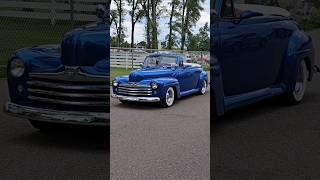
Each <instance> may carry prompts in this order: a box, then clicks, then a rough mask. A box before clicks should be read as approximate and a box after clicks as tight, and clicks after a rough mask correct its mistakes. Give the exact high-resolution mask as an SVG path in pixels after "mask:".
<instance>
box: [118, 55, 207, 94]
mask: <svg viewBox="0 0 320 180" xmlns="http://www.w3.org/2000/svg"><path fill="white" fill-rule="evenodd" d="M152 57H157V58H159V57H160V58H173V60H172V63H174V64H173V65H171V66H169V65H166V66H164V65H154V66H146V64H147V63H146V61H147V59H148V58H152ZM182 63H183V57H181V56H180V55H176V54H154V55H149V56H147V57H146V60H145V63H144V66H143V67H142V68H141V69H138V70H134V71H132V72H131V73H130V74H129V75H128V76H118V77H115V79H114V81H116V82H118V83H119V85H123V84H125V85H127V84H130V83H135V85H136V86H150V84H151V83H152V82H156V83H157V84H158V88H157V89H156V90H153V94H152V96H151V97H159V98H160V99H163V98H165V95H166V91H167V89H168V88H169V87H174V89H175V90H176V92H177V98H180V97H182V96H187V95H190V94H194V93H197V92H199V91H200V90H201V87H202V82H203V81H207V73H206V72H205V71H203V69H202V68H196V67H191V66H184V65H182ZM179 64H180V66H179ZM113 93H114V94H116V95H122V94H121V93H119V92H118V91H117V87H113Z"/></svg>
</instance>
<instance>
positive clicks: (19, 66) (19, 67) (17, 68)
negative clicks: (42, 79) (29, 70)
mask: <svg viewBox="0 0 320 180" xmlns="http://www.w3.org/2000/svg"><path fill="white" fill-rule="evenodd" d="M24 71H25V65H24V62H23V61H22V60H21V59H13V60H12V61H11V63H10V74H11V75H12V76H13V77H15V78H19V77H21V76H22V75H23V73H24Z"/></svg>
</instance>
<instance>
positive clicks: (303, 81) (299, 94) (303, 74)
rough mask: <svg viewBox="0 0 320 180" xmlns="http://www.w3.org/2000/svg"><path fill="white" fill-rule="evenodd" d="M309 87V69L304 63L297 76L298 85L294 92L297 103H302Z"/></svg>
mask: <svg viewBox="0 0 320 180" xmlns="http://www.w3.org/2000/svg"><path fill="white" fill-rule="evenodd" d="M306 85H307V69H306V64H305V62H302V63H301V65H300V67H299V70H298V75H297V81H296V85H295V88H294V91H293V96H294V98H295V99H296V100H297V101H301V100H302V98H303V96H304V93H305V90H306Z"/></svg>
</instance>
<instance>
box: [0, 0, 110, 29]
mask: <svg viewBox="0 0 320 180" xmlns="http://www.w3.org/2000/svg"><path fill="white" fill-rule="evenodd" d="M97 4H106V0H44V1H42V2H36V1H24V0H2V1H1V3H0V17H1V16H2V17H15V18H32V19H49V20H50V21H51V24H55V22H56V20H71V21H96V20H97V17H96V15H95V11H96V7H97Z"/></svg>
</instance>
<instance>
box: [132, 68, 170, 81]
mask: <svg viewBox="0 0 320 180" xmlns="http://www.w3.org/2000/svg"><path fill="white" fill-rule="evenodd" d="M175 73H176V70H175V69H171V68H162V67H161V68H142V69H138V70H135V71H132V72H131V73H130V74H129V81H130V82H139V81H142V80H146V79H153V78H163V77H172V76H173V75H174V74H175Z"/></svg>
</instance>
